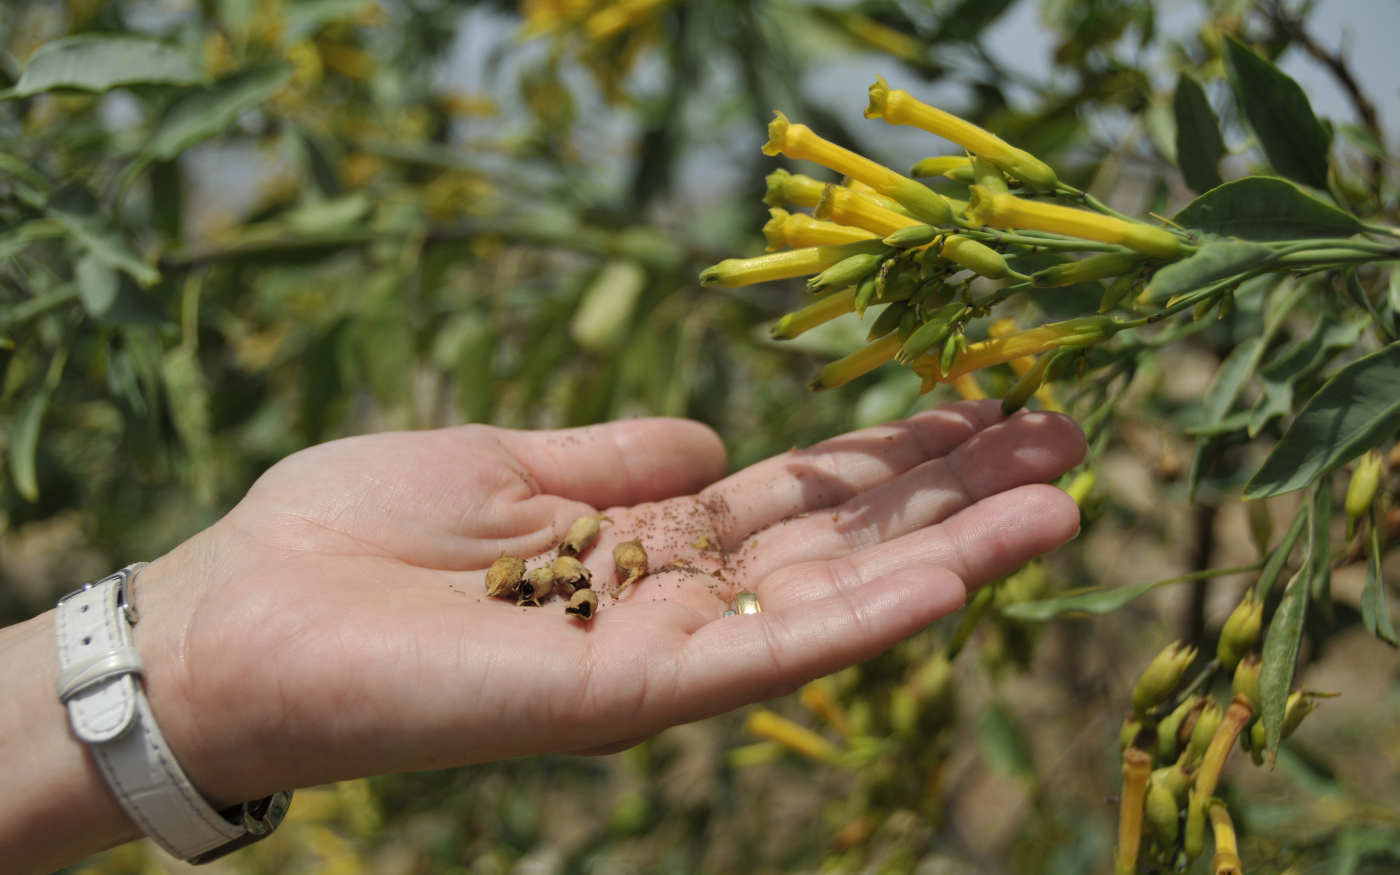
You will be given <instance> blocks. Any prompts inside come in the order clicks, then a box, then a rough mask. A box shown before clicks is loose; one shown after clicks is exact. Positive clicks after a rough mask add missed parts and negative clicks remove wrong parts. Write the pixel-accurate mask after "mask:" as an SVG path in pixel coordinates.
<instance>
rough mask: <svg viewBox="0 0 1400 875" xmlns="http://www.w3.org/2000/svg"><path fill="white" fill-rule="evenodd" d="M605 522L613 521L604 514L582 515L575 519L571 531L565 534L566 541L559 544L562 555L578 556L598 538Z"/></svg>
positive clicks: (570, 527)
mask: <svg viewBox="0 0 1400 875" xmlns="http://www.w3.org/2000/svg"><path fill="white" fill-rule="evenodd" d="M604 522H609V523H610V522H612V519H611V518H609V517H606V516H603V515H602V514H600V513H599V514H593V515H591V516H581V517H579V518H578V519H576V520H574V524H573V525H571V526H569V531H568V533H567V534H566V535H564V543H562V544H560V545H559V555H560V556H577V555H579V554H580V553H582V552H583V551H584V550H587V549H588V547H589V545H591V544H592V543H593V542H594V541H596V540H597V539H598V529H599V528H600V527H601V524H602V523H604Z"/></svg>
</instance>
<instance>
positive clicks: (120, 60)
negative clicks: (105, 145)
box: [11, 34, 205, 97]
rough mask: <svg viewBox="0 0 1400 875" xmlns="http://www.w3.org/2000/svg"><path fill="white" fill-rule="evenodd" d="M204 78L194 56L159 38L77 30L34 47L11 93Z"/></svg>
mask: <svg viewBox="0 0 1400 875" xmlns="http://www.w3.org/2000/svg"><path fill="white" fill-rule="evenodd" d="M203 81H205V77H204V73H203V71H202V70H200V67H199V64H198V62H197V58H196V57H195V56H194V55H193V54H192V53H190V52H187V51H185V50H184V49H182V48H178V47H176V46H172V45H170V44H169V43H165V42H161V41H160V40H154V39H145V38H142V37H134V36H108V35H105V34H83V35H81V36H72V37H68V38H66V39H60V40H54V41H53V42H51V43H45V44H44V45H42V46H40V47H39V50H38V51H36V52H35V53H34V54H33V56H32V57H30V59H29V63H28V64H26V65H25V67H24V73H23V75H21V76H20V78H19V82H18V83H17V84H16V85H15V87H14V89H13V91H12V92H11V94H12V95H13V96H15V97H29V96H30V95H33V94H39V93H40V92H43V91H49V90H51V89H54V88H72V89H76V90H79V91H92V92H96V93H101V92H103V91H107V90H109V89H112V88H116V87H118V86H121V85H157V84H158V85H194V84H197V83H200V82H203Z"/></svg>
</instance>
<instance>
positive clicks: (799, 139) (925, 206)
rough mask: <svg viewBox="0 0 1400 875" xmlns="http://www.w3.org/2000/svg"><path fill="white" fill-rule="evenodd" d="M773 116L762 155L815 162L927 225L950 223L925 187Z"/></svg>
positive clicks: (782, 117)
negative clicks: (855, 180)
mask: <svg viewBox="0 0 1400 875" xmlns="http://www.w3.org/2000/svg"><path fill="white" fill-rule="evenodd" d="M775 115H776V116H777V118H776V119H774V120H773V121H772V123H770V124H769V125H768V142H767V143H766V144H764V146H763V154H765V155H777V154H779V153H781V154H783V155H786V156H788V157H789V158H796V159H799V160H804V161H815V162H816V163H818V164H820V165H822V166H823V167H828V168H830V169H832V170H835V171H836V172H837V173H840V174H843V175H845V176H849V177H851V178H852V179H858V180H860V181H861V182H863V183H865V184H866V185H868V186H870V187H871V188H873V189H875V190H876V191H877V192H879V193H880V194H882V195H884V196H885V197H888V198H892V199H894V200H896V201H899V203H900V205H901V206H903V207H904V208H905V209H907V210H909V212H911V213H913V214H914V215H915V216H917V217H919V218H920V219H922V220H924V221H925V222H928V223H929V224H932V225H943V224H946V223H948V222H950V221H952V218H953V211H952V210H951V209H950V208H949V207H948V203H947V201H945V200H943V199H942V198H940V197H939V196H938V195H937V194H935V193H934V192H933V191H932V190H931V189H929V188H928V187H926V186H924V185H922V184H921V183H918V182H915V181H914V180H912V179H910V178H908V177H906V176H900V175H899V174H898V173H895V172H894V171H893V170H891V169H889V168H888V167H884V166H882V165H880V164H876V163H875V162H874V161H871V160H870V159H869V158H866V157H864V156H863V155H857V154H856V153H855V152H852V151H851V150H849V149H843V148H841V147H840V146H838V145H836V144H835V143H831V142H828V141H826V140H823V139H822V138H821V137H819V136H817V135H816V134H814V133H813V132H812V129H811V128H809V127H807V126H806V125H795V124H793V123H792V122H790V121H788V119H787V116H785V115H783V114H782V113H780V112H779V113H775Z"/></svg>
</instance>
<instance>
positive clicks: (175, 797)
mask: <svg viewBox="0 0 1400 875" xmlns="http://www.w3.org/2000/svg"><path fill="white" fill-rule="evenodd" d="M145 564H146V563H144V562H138V563H136V564H135V565H128V566H127V567H126V568H123V569H122V570H121V571H118V572H117V573H115V574H112V575H110V576H108V577H104V578H102V579H101V580H98V581H95V582H93V583H89V584H87V585H86V586H84V587H83V588H82V589H80V590H77V591H75V592H71V593H69V594H68V595H66V596H64V597H63V598H61V599H59V602H58V612H57V622H56V624H55V626H56V629H57V634H58V668H59V674H58V682H57V685H56V687H57V692H58V699H59V701H61V702H63V703H64V704H65V705H66V706H67V708H68V722H69V725H70V726H71V727H72V730H73V734H74V735H75V736H77V738H78V740H79V741H82V742H83V743H84V744H86V745H88V747H89V748H90V749H91V750H92V754H93V757H94V759H96V760H97V765H98V767H99V768H100V769H101V771H102V775H103V777H105V778H106V779H107V785H108V786H109V787H110V788H111V789H112V793H113V795H115V796H116V797H117V801H118V802H120V803H121V805H122V808H124V809H125V810H126V813H127V814H128V815H130V817H131V819H132V821H134V822H135V823H136V825H137V826H139V827H140V828H141V830H142V831H143V832H145V834H146V835H148V836H150V837H151V839H152V840H153V841H155V843H156V844H158V845H160V846H161V847H162V848H164V849H165V850H166V851H168V852H169V853H170V854H171V855H172V856H175V857H177V858H179V859H181V860H185V861H186V862H189V863H194V864H199V863H207V862H209V861H210V860H217V859H218V858H220V857H222V856H224V855H226V854H229V853H232V852H233V851H236V850H238V849H239V848H243V847H246V846H248V845H251V844H253V843H254V842H256V841H258V840H260V839H263V838H266V837H267V836H268V835H269V834H270V833H271V832H272V831H273V830H274V829H276V828H277V825H278V824H280V823H281V822H282V818H283V817H285V816H286V814H287V808H288V806H289V805H291V801H292V792H291V791H290V790H284V791H282V792H280V793H274V794H272V795H271V796H267V797H264V798H262V799H258V800H257V801H255V802H245V803H243V804H242V805H236V806H234V807H232V808H226V809H224V810H222V811H216V810H215V809H214V807H213V806H211V805H210V804H209V803H208V802H207V801H206V800H205V799H204V797H203V796H202V795H200V793H199V791H198V790H196V789H195V788H194V785H193V784H192V783H190V779H189V777H188V776H187V775H186V774H185V771H184V769H182V768H180V763H179V762H178V761H177V760H176V758H175V755H174V753H172V752H171V750H170V746H169V745H168V744H167V743H166V741H165V736H164V735H162V734H161V731H160V728H159V727H158V726H157V725H156V720H155V716H154V715H153V714H152V713H151V706H150V702H148V701H147V699H146V693H145V691H144V690H143V688H142V686H141V684H139V683H137V681H136V678H138V677H142V676H144V674H145V664H144V663H143V662H142V661H141V654H140V653H138V652H137V651H136V648H135V647H133V646H132V642H131V627H132V626H133V625H134V624H135V623H136V621H137V619H138V615H137V613H136V609H135V607H134V606H133V605H132V601H131V588H132V587H131V584H132V579H133V578H134V577H135V576H136V572H137V571H139V570H140V569H141V568H142V566H144V565H145Z"/></svg>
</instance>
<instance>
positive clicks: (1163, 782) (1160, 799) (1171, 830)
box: [1147, 767, 1181, 848]
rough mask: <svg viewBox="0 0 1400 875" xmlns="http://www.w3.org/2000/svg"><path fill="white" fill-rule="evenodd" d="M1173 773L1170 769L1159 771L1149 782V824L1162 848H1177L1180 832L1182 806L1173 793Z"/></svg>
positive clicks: (1155, 772)
mask: <svg viewBox="0 0 1400 875" xmlns="http://www.w3.org/2000/svg"><path fill="white" fill-rule="evenodd" d="M1171 771H1172V769H1171V768H1170V767H1168V768H1165V769H1157V770H1156V771H1154V772H1153V773H1152V777H1151V778H1149V779H1148V781H1147V824H1148V826H1150V827H1151V828H1152V836H1153V838H1155V839H1156V840H1157V846H1158V847H1161V848H1171V847H1175V846H1176V837H1177V835H1178V833H1179V830H1180V820H1181V806H1180V804H1178V803H1177V801H1176V794H1175V793H1173V792H1172V788H1171V785H1170V775H1169V773H1170V772H1171Z"/></svg>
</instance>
